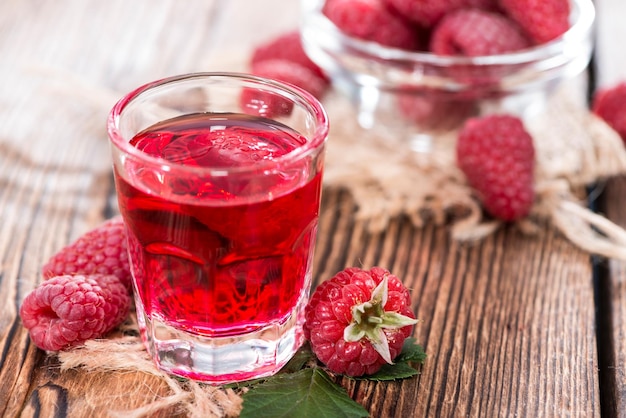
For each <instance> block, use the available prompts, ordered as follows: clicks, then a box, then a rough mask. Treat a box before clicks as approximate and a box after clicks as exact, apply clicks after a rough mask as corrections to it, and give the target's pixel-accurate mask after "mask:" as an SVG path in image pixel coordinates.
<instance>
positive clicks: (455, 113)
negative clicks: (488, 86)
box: [398, 88, 477, 130]
mask: <svg viewBox="0 0 626 418" xmlns="http://www.w3.org/2000/svg"><path fill="white" fill-rule="evenodd" d="M398 108H399V109H400V112H401V113H402V115H403V116H404V118H405V119H407V120H408V121H410V122H413V123H416V124H418V125H420V126H421V127H422V128H425V129H431V130H447V129H453V128H456V127H458V126H459V125H460V124H461V123H462V122H463V121H464V120H465V119H467V118H468V117H470V116H472V115H474V114H475V113H476V112H477V104H476V101H473V100H458V99H455V98H452V97H450V96H449V95H446V94H444V93H441V92H440V91H439V90H437V89H430V88H420V89H406V90H404V91H402V94H400V95H399V96H398Z"/></svg>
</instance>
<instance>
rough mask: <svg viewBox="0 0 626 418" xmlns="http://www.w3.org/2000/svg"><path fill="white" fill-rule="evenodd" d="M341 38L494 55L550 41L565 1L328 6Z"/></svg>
mask: <svg viewBox="0 0 626 418" xmlns="http://www.w3.org/2000/svg"><path fill="white" fill-rule="evenodd" d="M322 12H323V13H324V14H325V15H326V17H328V19H330V20H331V21H332V22H333V23H335V25H336V26H337V27H338V28H339V29H340V30H341V31H343V32H344V33H346V34H348V35H350V36H353V37H356V38H361V39H365V40H368V41H374V42H377V43H379V44H381V45H385V46H389V47H393V48H399V49H404V50H410V51H424V52H431V53H434V54H439V55H466V56H477V55H494V54H502V53H506V52H512V51H517V50H520V49H524V48H528V47H530V46H533V45H540V44H543V43H546V42H548V41H551V40H553V39H555V38H557V37H559V36H560V35H562V34H563V33H565V32H566V31H567V30H568V29H569V27H570V21H569V16H570V2H569V0H541V1H538V0H436V1H435V0H327V1H326V2H325V4H324V7H323V9H322Z"/></svg>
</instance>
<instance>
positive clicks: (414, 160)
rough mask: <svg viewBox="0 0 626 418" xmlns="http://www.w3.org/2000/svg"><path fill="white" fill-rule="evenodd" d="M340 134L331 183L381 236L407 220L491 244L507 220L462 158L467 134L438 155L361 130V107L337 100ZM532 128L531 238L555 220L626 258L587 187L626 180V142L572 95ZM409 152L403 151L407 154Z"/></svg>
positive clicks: (331, 148) (335, 126)
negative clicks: (490, 209) (479, 192)
mask: <svg viewBox="0 0 626 418" xmlns="http://www.w3.org/2000/svg"><path fill="white" fill-rule="evenodd" d="M327 109H328V112H329V115H330V120H331V133H330V139H329V143H328V152H327V157H326V171H325V182H326V183H325V184H326V185H328V186H337V187H342V188H345V189H346V190H348V191H349V192H350V193H351V195H352V196H353V197H354V200H355V203H356V205H357V212H356V217H357V219H360V220H366V221H368V228H369V230H370V232H380V231H382V230H384V228H385V227H386V226H387V225H388V223H389V221H390V220H391V219H392V218H394V217H396V216H400V215H404V216H407V217H408V218H409V219H410V220H411V222H412V223H413V225H415V226H416V227H422V226H423V225H424V223H425V222H435V223H437V224H444V223H446V222H448V221H449V220H450V218H451V217H450V216H448V215H449V214H450V213H464V214H465V215H463V216H461V217H460V218H459V217H452V218H453V219H454V220H453V221H452V222H451V224H450V231H451V235H452V237H453V238H454V239H456V240H460V241H475V240H480V239H483V238H485V237H486V236H488V235H490V234H492V233H494V232H495V231H496V230H498V228H500V227H501V226H502V225H503V223H502V222H499V221H497V220H493V219H490V218H488V217H485V216H484V213H483V210H482V208H481V204H480V201H479V199H478V197H477V196H476V194H475V193H474V191H473V190H472V189H471V188H470V187H469V185H468V184H467V182H466V179H465V177H464V175H463V174H462V173H461V172H460V171H459V169H458V168H457V166H456V161H455V146H456V138H457V135H458V132H457V131H449V132H445V133H442V134H441V135H439V136H437V137H436V138H434V139H433V140H432V145H431V148H430V150H429V152H428V153H420V152H411V151H407V148H406V145H405V146H404V148H403V144H399V143H398V142H397V141H395V140H394V138H387V137H385V135H384V133H382V134H381V132H370V131H364V130H362V129H361V128H359V126H358V124H357V122H356V117H355V115H353V114H352V112H353V110H352V108H351V107H350V106H349V105H348V104H346V103H344V102H343V101H342V99H340V98H334V99H333V100H332V101H327ZM526 128H527V129H528V130H529V132H530V133H531V135H532V136H533V140H534V143H535V148H536V156H537V157H536V169H535V182H536V200H535V204H534V206H533V208H532V210H531V213H530V215H529V216H528V217H527V218H525V219H523V220H521V221H518V222H516V225H515V226H517V227H519V229H520V230H521V231H523V232H527V233H534V232H536V231H538V224H539V223H540V222H545V221H548V222H549V223H551V224H552V225H554V226H555V227H556V228H558V229H559V230H560V231H561V232H562V233H563V234H564V235H565V236H566V237H567V238H568V239H569V240H570V241H571V242H572V243H574V244H575V245H577V246H579V247H580V248H581V249H583V250H585V251H587V252H589V253H591V254H595V255H600V256H604V257H608V258H616V259H621V260H626V231H624V230H623V229H622V228H621V227H620V226H618V225H616V224H614V223H613V222H611V221H609V220H608V219H606V218H604V217H602V216H600V215H598V214H595V213H593V212H592V211H591V210H589V209H588V208H587V205H586V200H585V199H581V198H580V197H577V196H580V193H578V195H577V194H576V193H574V190H580V189H581V188H584V187H585V186H590V185H593V184H597V183H598V182H602V181H604V180H605V179H607V178H609V177H612V176H617V175H620V174H624V173H626V150H625V149H624V144H623V142H622V140H621V138H620V137H619V135H618V134H617V133H616V132H615V131H614V130H613V129H611V128H610V127H609V126H608V125H607V124H606V123H605V122H604V121H602V120H601V119H599V118H598V117H596V116H595V115H594V114H592V113H591V112H590V111H589V110H588V109H587V108H586V107H585V106H584V105H582V104H580V103H579V101H577V100H576V98H575V97H573V96H572V95H571V94H570V93H569V90H567V89H565V88H563V89H561V90H559V91H558V92H556V94H554V96H553V97H552V98H551V99H550V102H549V103H548V104H547V106H546V107H545V110H544V111H543V112H542V113H540V114H537V115H535V116H534V117H532V118H529V119H528V120H527V121H526ZM399 150H400V151H399Z"/></svg>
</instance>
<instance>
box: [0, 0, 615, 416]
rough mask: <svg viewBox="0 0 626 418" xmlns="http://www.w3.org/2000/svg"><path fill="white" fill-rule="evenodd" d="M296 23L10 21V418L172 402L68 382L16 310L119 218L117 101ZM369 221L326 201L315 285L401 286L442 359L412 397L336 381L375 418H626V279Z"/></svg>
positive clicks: (340, 194)
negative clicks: (341, 279)
mask: <svg viewBox="0 0 626 418" xmlns="http://www.w3.org/2000/svg"><path fill="white" fill-rule="evenodd" d="M622 3H623V2H621V0H598V1H597V2H596V4H597V6H598V12H599V21H600V22H601V23H602V24H601V25H599V30H598V35H599V36H598V39H599V48H598V52H597V55H596V61H595V63H596V66H595V67H594V70H595V71H594V72H593V73H594V74H595V77H594V80H595V83H596V84H603V83H607V84H608V83H610V82H612V81H615V80H617V79H618V78H620V77H625V78H626V64H625V63H624V62H623V61H622V62H620V61H619V58H618V56H619V51H617V49H618V47H619V45H617V44H619V43H618V42H615V41H614V39H616V35H617V33H618V31H621V32H622V33H624V29H622V28H621V27H620V25H621V26H622V27H623V26H624V25H623V24H622V23H621V22H619V17H626V11H624V5H623V4H622ZM618 10H619V11H620V12H621V14H620V13H616V11H618ZM297 14H298V6H297V2H296V1H295V0H293V1H290V2H280V1H278V0H272V1H265V2H249V1H244V0H233V1H219V0H213V1H207V0H188V1H186V2H177V1H174V0H151V1H148V0H141V1H140V0H135V1H133V2H127V1H123V0H111V1H108V2H98V1H95V0H94V1H82V0H63V1H59V2H45V1H41V0H39V1H37V0H5V1H4V2H2V4H0V52H1V53H2V59H1V61H0V74H1V75H2V76H3V81H4V83H3V87H2V94H1V95H0V213H1V216H2V217H1V218H0V219H1V220H2V222H0V292H1V293H0V294H1V295H3V297H4V301H5V303H4V304H3V305H2V306H0V344H1V346H2V351H1V353H2V354H1V357H0V381H1V382H2V388H1V389H0V414H1V415H2V416H7V417H14V416H25V417H29V416H33V417H48V416H55V417H63V416H76V417H79V416H89V417H99V416H107V415H108V411H109V410H111V409H117V410H120V409H121V410H124V409H130V408H136V407H140V406H142V405H144V404H146V403H148V402H151V401H153V400H155V399H158V398H159V397H160V396H163V395H165V394H166V393H167V387H165V386H164V385H163V384H162V383H161V382H159V381H158V380H156V379H155V378H153V377H151V376H149V375H145V374H141V373H86V372H84V371H81V370H70V371H68V372H63V373H61V372H59V370H58V363H57V361H56V358H55V357H54V356H46V355H45V354H44V353H43V352H41V351H40V350H37V349H36V348H35V347H34V346H33V345H32V344H30V341H29V339H28V335H27V332H26V331H25V330H24V328H23V327H22V326H21V323H20V320H19V316H18V314H17V312H18V309H19V304H20V302H21V300H22V299H23V298H24V296H25V295H26V294H27V293H28V292H29V291H30V290H32V289H33V287H34V286H35V285H36V284H37V283H38V282H39V280H40V279H39V274H38V272H39V270H40V268H41V266H42V264H43V263H44V262H45V260H46V259H47V258H48V257H49V256H50V255H52V254H53V253H54V252H55V251H56V250H58V249H59V248H60V247H62V246H63V245H65V244H67V243H69V242H70V241H72V240H74V239H75V238H76V237H78V236H79V235H80V234H81V233H83V232H85V231H86V230H87V229H89V228H91V227H93V226H95V225H96V224H97V223H99V222H100V221H102V219H104V218H106V217H109V216H111V214H113V213H115V210H116V209H115V204H114V196H113V183H112V178H111V173H110V163H109V151H108V146H107V143H106V135H105V133H104V120H105V118H106V112H107V111H108V109H109V108H110V107H111V106H112V104H113V102H114V100H116V99H117V98H118V97H119V96H120V95H121V93H122V92H126V91H129V90H130V89H132V88H134V87H135V86H137V85H139V84H142V83H144V82H147V81H150V80H152V79H156V78H159V77H163V76H166V75H171V74H176V73H183V72H191V71H201V70H208V69H216V68H219V65H220V62H222V61H223V60H228V59H230V58H232V54H233V51H236V52H237V53H238V54H239V55H240V56H241V55H243V54H245V53H246V52H247V51H248V50H249V49H250V48H251V46H252V45H254V43H255V42H258V41H259V40H261V39H263V38H265V39H268V38H270V37H271V36H272V35H273V34H277V33H280V32H282V31H284V30H287V29H291V28H294V27H295V26H296V25H297ZM268 16H271V19H270V18H269V17H268ZM622 55H623V54H622ZM68 86H69V87H68ZM94 120H95V121H96V122H94ZM94 123H101V125H102V130H101V131H98V129H94V126H93V124H94ZM98 132H99V133H98ZM625 199H626V179H615V180H611V181H609V182H607V184H606V185H605V188H604V192H603V194H602V196H601V198H600V199H599V200H598V201H597V203H598V207H599V208H600V210H602V211H603V212H604V213H606V214H607V216H609V217H610V218H611V219H613V220H615V221H616V222H618V223H620V224H621V225H625V226H626V214H625V213H624V211H622V210H621V209H622V208H623V207H624V204H625V203H626V202H625V201H624V200H625ZM355 210H356V207H355V204H354V202H353V200H352V199H351V197H350V195H349V194H348V193H347V192H346V191H343V190H335V189H326V190H325V191H324V198H323V203H322V212H321V219H320V231H319V240H318V241H319V242H318V248H317V252H316V257H315V264H314V271H315V280H316V282H319V281H320V280H323V279H325V278H328V277H330V276H331V275H333V274H334V273H335V272H337V271H338V270H341V269H342V268H344V267H346V266H351V265H356V266H364V267H370V266H373V265H380V266H383V267H387V268H389V269H390V270H392V271H393V272H394V273H396V274H397V275H398V276H399V277H402V278H403V279H404V281H405V283H406V284H407V286H409V287H410V288H411V294H412V302H413V307H414V308H415V312H416V314H417V316H418V318H420V319H421V322H420V323H419V324H418V325H417V326H416V329H415V337H416V338H417V340H418V342H419V343H420V344H422V345H423V346H424V348H425V349H426V352H427V353H428V359H427V361H426V363H425V365H424V366H423V368H422V370H421V375H420V376H418V377H417V378H414V379H409V380H404V381H398V382H391V383H374V382H368V381H355V380H349V379H342V380H340V383H341V384H343V385H344V387H345V388H346V389H347V391H348V393H349V394H350V396H352V397H353V398H354V399H356V400H357V401H358V402H360V403H362V404H363V405H364V406H365V407H366V408H367V409H368V410H369V411H370V413H371V416H373V417H413V416H414V417H426V416H429V417H430V416H455V417H456V416H472V417H486V416H489V417H491V416H503V417H504V416H529V417H539V416H584V417H589V416H600V415H601V414H602V415H604V416H624V412H623V410H624V409H625V403H624V402H625V401H626V378H625V373H624V366H623V364H624V362H625V361H626V343H625V342H624V340H625V338H624V337H625V335H626V323H625V322H624V318H626V316H625V313H626V312H624V310H625V308H624V306H625V304H626V300H625V299H626V288H625V287H626V286H625V285H624V283H625V279H624V276H625V275H626V273H625V269H624V264H623V263H618V262H615V261H602V260H600V261H596V262H594V261H593V260H592V259H591V258H590V257H589V255H588V254H586V253H584V252H582V251H580V250H579V249H578V248H576V247H575V246H573V245H572V244H570V243H569V242H568V241H567V240H565V239H564V238H563V237H562V236H561V235H560V234H559V233H558V232H557V231H556V230H555V229H553V228H552V227H550V226H549V225H545V227H544V228H543V229H542V231H541V233H540V234H539V235H538V236H536V237H527V236H524V235H522V234H520V233H518V232H517V231H515V230H514V229H512V228H504V229H502V230H500V231H499V232H497V233H496V234H495V235H494V236H492V237H489V238H487V239H485V240H484V241H481V242H479V243H475V244H472V245H463V244H459V243H457V242H454V241H452V240H450V238H449V235H448V230H447V229H446V227H436V226H433V225H427V226H426V227H424V228H422V229H416V228H414V227H413V226H412V225H411V224H410V223H409V222H408V221H407V220H405V219H402V218H399V219H394V220H393V221H392V222H391V224H390V225H389V227H388V228H387V229H386V230H385V231H384V232H383V233H379V234H371V233H369V232H368V228H367V222H363V221H359V220H357V219H356V218H355V216H354V215H355ZM594 278H595V279H594ZM596 334H597V335H596ZM174 413H175V411H173V410H171V411H164V412H163V414H161V416H164V417H165V416H172V415H173V414H174Z"/></svg>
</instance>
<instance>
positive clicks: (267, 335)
mask: <svg viewBox="0 0 626 418" xmlns="http://www.w3.org/2000/svg"><path fill="white" fill-rule="evenodd" d="M300 308H301V306H297V307H296V308H295V309H294V310H293V313H292V315H291V316H289V317H288V318H287V320H285V321H283V322H281V323H270V324H268V325H266V326H263V327H261V328H257V329H255V330H254V331H252V332H249V333H246V334H239V335H231V336H228V337H218V338H215V337H210V338H209V337H205V336H201V335H198V334H192V333H189V332H186V331H185V330H181V329H178V328H174V327H172V326H171V325H168V324H166V323H164V322H163V321H160V320H158V319H154V318H153V319H151V318H149V317H148V316H147V315H146V314H145V313H144V312H142V309H141V303H140V302H139V301H137V319H138V323H139V329H140V332H141V337H142V339H143V341H144V343H145V345H146V348H147V350H148V352H149V354H150V356H151V357H152V358H153V360H154V362H155V364H156V365H157V367H158V368H159V369H161V370H163V371H165V372H167V373H170V374H173V375H176V376H180V377H186V378H189V379H193V380H198V381H202V382H205V383H210V384H226V383H233V382H240V381H244V380H249V379H255V378H260V377H265V376H270V375H273V374H275V373H276V372H278V371H279V370H280V369H281V368H282V367H283V366H284V365H285V364H286V363H287V362H288V361H289V360H290V359H291V357H292V356H293V355H294V354H295V352H296V351H297V350H298V349H299V348H300V346H301V345H302V343H303V342H304V335H303V333H302V324H303V321H304V318H303V315H302V314H298V312H302V309H300Z"/></svg>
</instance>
